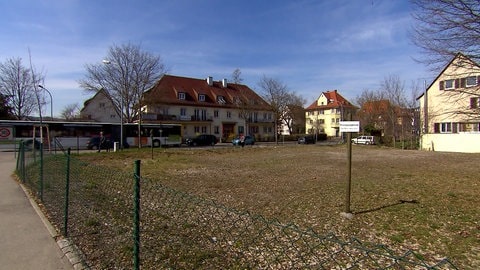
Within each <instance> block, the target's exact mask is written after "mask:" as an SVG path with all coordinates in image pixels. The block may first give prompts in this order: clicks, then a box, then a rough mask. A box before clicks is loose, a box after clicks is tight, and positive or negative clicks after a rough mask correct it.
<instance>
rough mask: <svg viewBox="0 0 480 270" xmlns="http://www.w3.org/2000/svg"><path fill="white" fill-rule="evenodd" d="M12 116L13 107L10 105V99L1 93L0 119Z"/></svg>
mask: <svg viewBox="0 0 480 270" xmlns="http://www.w3.org/2000/svg"><path fill="white" fill-rule="evenodd" d="M12 117H13V115H12V108H11V107H10V106H9V105H8V99H7V97H6V96H4V95H3V94H1V93H0V119H10V118H12Z"/></svg>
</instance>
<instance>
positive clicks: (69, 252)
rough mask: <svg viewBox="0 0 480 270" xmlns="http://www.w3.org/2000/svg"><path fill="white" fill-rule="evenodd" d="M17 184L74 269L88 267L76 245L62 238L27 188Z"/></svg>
mask: <svg viewBox="0 0 480 270" xmlns="http://www.w3.org/2000/svg"><path fill="white" fill-rule="evenodd" d="M18 184H19V185H20V187H21V188H22V190H23V192H24V193H25V195H26V196H27V198H28V201H29V202H30V204H31V205H32V207H33V209H34V210H35V212H36V213H37V215H38V216H39V217H40V219H41V220H42V222H43V224H44V225H45V227H46V228H47V230H48V232H49V234H50V236H51V237H52V238H53V240H55V242H56V243H57V245H58V247H59V248H60V250H61V251H62V253H63V255H64V256H65V257H67V259H68V261H69V262H70V263H71V264H72V266H73V269H75V270H87V269H90V268H89V267H88V266H87V265H86V264H85V263H84V260H83V259H82V258H83V256H82V252H81V251H80V250H79V249H78V247H77V246H76V245H75V244H73V243H72V242H71V241H70V240H69V239H67V238H63V236H62V235H61V234H59V233H58V232H57V230H56V229H55V228H54V227H53V225H52V224H51V223H50V221H49V220H48V218H47V217H46V216H45V214H44V213H43V212H42V210H41V209H40V207H39V206H38V204H37V202H36V201H35V200H34V199H33V198H32V196H31V195H30V192H29V191H28V189H27V188H26V187H25V186H24V185H23V184H22V183H20V182H18Z"/></svg>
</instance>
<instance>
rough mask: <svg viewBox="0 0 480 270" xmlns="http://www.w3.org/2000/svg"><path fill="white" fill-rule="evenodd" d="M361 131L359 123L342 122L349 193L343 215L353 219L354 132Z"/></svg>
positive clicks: (350, 116)
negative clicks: (351, 207)
mask: <svg viewBox="0 0 480 270" xmlns="http://www.w3.org/2000/svg"><path fill="white" fill-rule="evenodd" d="M351 118H352V115H351V114H350V113H349V114H348V116H347V119H351ZM359 131H360V122H359V121H340V132H346V133H347V192H346V196H345V212H343V213H341V215H342V216H344V217H346V218H352V217H353V215H352V211H351V210H350V191H351V186H352V132H359Z"/></svg>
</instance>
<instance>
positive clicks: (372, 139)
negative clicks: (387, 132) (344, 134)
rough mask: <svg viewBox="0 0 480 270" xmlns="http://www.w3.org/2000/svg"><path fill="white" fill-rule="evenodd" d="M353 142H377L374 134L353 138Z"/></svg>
mask: <svg viewBox="0 0 480 270" xmlns="http://www.w3.org/2000/svg"><path fill="white" fill-rule="evenodd" d="M352 143H354V144H375V137H374V136H359V137H357V138H354V139H352Z"/></svg>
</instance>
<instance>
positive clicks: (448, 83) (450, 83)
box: [445, 79, 455, 90]
mask: <svg viewBox="0 0 480 270" xmlns="http://www.w3.org/2000/svg"><path fill="white" fill-rule="evenodd" d="M454 86H455V80H454V79H451V80H446V81H445V90H448V89H453V88H454Z"/></svg>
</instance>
